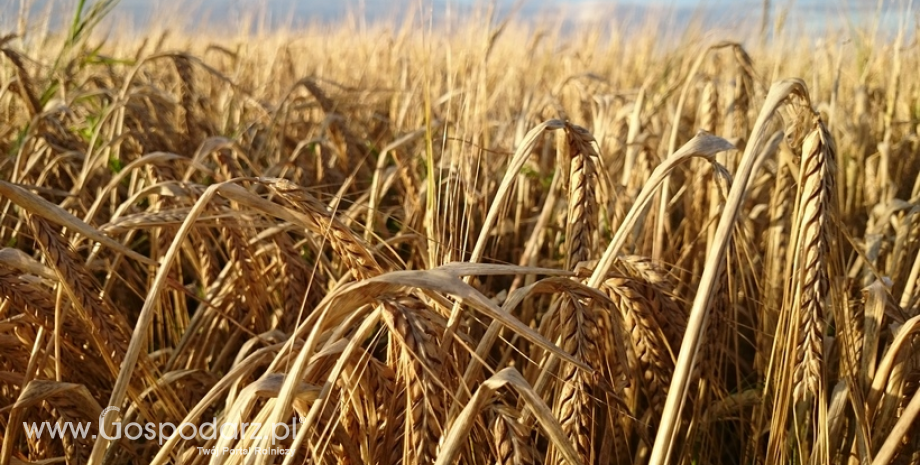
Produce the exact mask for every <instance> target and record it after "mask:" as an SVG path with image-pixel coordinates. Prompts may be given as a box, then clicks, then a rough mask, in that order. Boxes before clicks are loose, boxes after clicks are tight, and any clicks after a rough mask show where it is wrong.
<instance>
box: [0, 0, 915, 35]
mask: <svg viewBox="0 0 920 465" xmlns="http://www.w3.org/2000/svg"><path fill="white" fill-rule="evenodd" d="M85 3H87V4H90V3H92V2H91V1H87V2H85ZM179 3H181V4H179ZM112 4H113V6H112V14H111V15H109V18H110V21H109V22H110V23H111V26H110V27H114V28H121V29H123V30H124V29H127V30H129V31H130V30H132V29H143V30H149V29H150V28H170V29H176V28H182V29H185V30H193V31H194V30H201V31H204V30H208V29H216V30H219V31H221V32H224V33H225V32H227V28H232V29H241V31H240V32H243V31H245V30H246V29H250V30H251V32H256V31H258V30H265V29H278V28H291V29H297V28H304V27H310V26H316V25H322V24H330V23H340V22H343V21H351V22H358V23H361V24H381V23H383V24H393V25H394V26H396V25H401V24H403V23H404V22H405V21H406V20H416V21H419V22H420V23H423V22H426V21H427V24H428V25H429V26H431V27H449V26H450V24H451V23H452V22H453V21H462V20H468V19H469V16H470V15H476V14H480V15H482V14H483V13H484V12H489V11H491V12H493V13H494V14H496V15H499V16H505V15H507V14H509V13H514V14H515V15H516V16H517V19H518V20H519V21H524V22H543V24H545V21H554V22H558V23H559V24H560V25H561V27H564V28H574V27H578V26H579V25H583V24H592V23H598V22H601V23H604V22H609V23H611V24H617V25H618V26H621V27H623V26H625V27H629V25H639V24H644V25H647V24H649V23H650V22H653V23H657V24H659V25H660V26H661V27H662V28H664V29H669V30H684V29H686V28H687V26H691V25H696V26H698V27H701V28H705V29H707V30H709V29H714V28H715V29H721V30H725V31H734V32H735V33H736V34H744V35H748V36H750V35H751V33H752V32H754V31H757V32H758V33H760V32H761V31H764V30H765V32H766V33H767V36H769V33H770V32H771V30H773V29H776V28H778V27H779V28H783V27H790V28H802V32H803V33H806V34H810V35H814V36H816V37H818V36H825V35H826V34H828V33H835V32H842V33H846V31H848V30H853V29H854V28H856V27H864V28H873V27H876V26H878V27H877V29H878V30H879V32H880V33H883V34H884V33H886V32H887V33H892V34H893V33H895V32H896V30H897V26H898V24H899V23H900V22H901V21H905V25H906V26H907V28H906V29H908V30H913V29H914V26H915V24H916V22H917V14H916V12H915V10H916V9H915V8H913V5H912V2H911V1H908V0H894V1H892V0H889V1H883V0H798V1H789V0H785V1H777V0H766V1H763V0H761V1H757V0H737V1H732V0H668V1H648V2H642V1H630V0H621V1H614V0H524V1H520V0H518V1H515V0H494V1H491V2H483V1H479V0H398V1H387V0H344V1H327V0H192V1H189V2H173V1H161V0H149V1H148V0H121V1H116V2H112ZM76 5H78V1H77V0H0V7H2V10H0V11H2V14H0V27H2V28H3V29H4V30H10V29H14V28H15V29H14V30H17V32H24V33H27V32H28V29H29V28H40V27H51V28H52V29H53V28H55V27H57V26H59V25H60V24H63V23H64V22H66V21H69V20H70V18H71V16H72V12H73V10H74V8H75V6H76ZM787 18H795V19H794V20H793V19H788V20H787ZM752 28H756V29H752ZM119 32H124V31H119ZM756 35H757V36H760V35H761V34H756Z"/></svg>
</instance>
